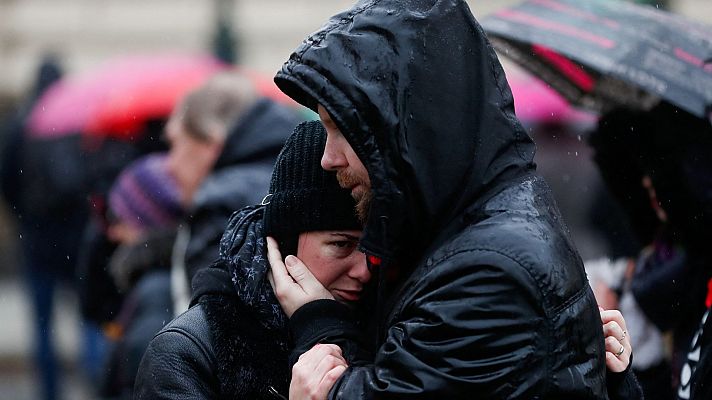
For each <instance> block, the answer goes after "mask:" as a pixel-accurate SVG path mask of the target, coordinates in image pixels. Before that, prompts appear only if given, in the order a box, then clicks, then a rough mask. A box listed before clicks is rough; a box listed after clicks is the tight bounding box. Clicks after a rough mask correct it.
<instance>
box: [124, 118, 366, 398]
mask: <svg viewBox="0 0 712 400" xmlns="http://www.w3.org/2000/svg"><path fill="white" fill-rule="evenodd" d="M325 143H326V133H325V131H324V129H323V127H322V126H321V124H320V123H319V122H307V123H303V124H301V125H299V126H298V127H297V128H296V129H295V131H294V133H293V134H292V136H291V137H290V138H289V140H288V141H287V143H286V144H285V146H284V148H283V149H282V152H281V153H280V155H279V157H278V159H277V163H276V165H275V168H274V171H273V174H272V180H271V184H270V193H269V194H268V195H267V196H266V197H265V199H264V201H263V202H262V204H260V205H255V206H251V207H246V208H244V209H242V210H240V211H238V212H236V213H235V214H234V215H233V216H232V218H231V219H230V222H229V224H228V227H227V230H226V231H225V234H224V235H223V237H222V240H221V243H220V255H219V259H218V260H217V261H216V262H215V263H214V264H213V265H212V266H211V267H210V268H205V269H203V270H202V271H201V272H199V273H198V274H197V275H196V277H195V278H194V279H193V291H194V295H193V300H192V302H191V308H190V309H189V310H188V311H187V312H185V313H183V314H182V315H180V316H178V317H177V318H176V319H175V320H174V321H172V322H171V323H170V324H168V325H167V326H166V327H165V328H164V329H163V330H162V331H161V332H160V333H159V334H158V335H156V336H155V338H154V339H153V340H152V342H151V344H150V345H149V348H148V350H147V351H146V353H145V355H144V358H143V360H142V362H141V367H140V371H139V374H138V379H137V382H136V386H135V397H134V398H136V399H153V398H188V397H189V398H192V399H195V398H201V399H217V398H231V399H279V398H286V395H287V392H288V386H289V366H290V363H289V359H288V358H289V350H290V348H289V342H290V341H289V337H288V329H287V324H288V323H291V321H289V322H288V319H287V316H286V315H285V314H284V312H283V311H282V308H281V307H280V305H279V303H278V301H277V299H276V298H275V295H274V292H273V291H272V288H271V286H270V284H269V282H268V269H269V264H268V262H267V251H266V241H265V239H266V237H267V235H270V236H273V237H275V238H276V239H277V240H278V241H279V242H280V244H281V246H282V249H283V250H285V249H286V250H287V251H290V252H292V254H296V255H297V256H298V257H299V258H300V259H302V260H304V261H305V262H306V263H307V264H308V265H309V266H310V269H311V273H312V274H313V275H314V276H315V277H316V278H317V280H319V282H320V283H321V284H322V285H323V286H324V287H325V288H326V289H327V290H328V292H329V295H330V296H331V297H333V298H335V299H337V300H340V301H341V302H344V303H353V302H355V301H357V300H359V299H360V298H361V297H362V295H363V293H364V289H365V286H366V283H367V282H368V281H369V280H370V278H371V273H370V271H369V270H368V269H367V267H366V261H365V255H364V254H363V253H361V252H359V251H358V250H357V244H358V240H359V238H360V235H361V225H360V223H359V222H358V220H357V218H356V215H355V211H354V201H353V199H352V198H351V196H350V194H349V192H348V191H346V190H344V189H341V188H340V187H339V185H338V182H337V180H336V176H335V174H334V173H332V172H326V171H324V170H323V169H322V168H321V166H320V159H321V154H322V152H323V149H324V146H325ZM359 308H361V309H363V308H362V307H359ZM354 334H355V332H354Z"/></svg>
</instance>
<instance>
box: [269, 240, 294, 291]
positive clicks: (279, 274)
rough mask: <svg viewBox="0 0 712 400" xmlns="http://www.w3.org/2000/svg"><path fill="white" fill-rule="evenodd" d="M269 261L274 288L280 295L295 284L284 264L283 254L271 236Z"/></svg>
mask: <svg viewBox="0 0 712 400" xmlns="http://www.w3.org/2000/svg"><path fill="white" fill-rule="evenodd" d="M267 260H268V261H269V265H270V271H271V275H272V280H273V282H272V283H273V285H272V287H273V288H274V290H275V293H277V294H278V295H279V293H280V292H284V291H286V290H289V288H290V286H292V283H293V280H292V277H290V276H289V272H287V267H285V265H284V263H283V262H282V254H281V253H280V252H279V246H278V245H277V241H276V240H274V239H273V238H271V237H269V236H268V237H267Z"/></svg>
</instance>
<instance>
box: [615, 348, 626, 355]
mask: <svg viewBox="0 0 712 400" xmlns="http://www.w3.org/2000/svg"><path fill="white" fill-rule="evenodd" d="M624 352H625V347H623V346H621V349H620V350H618V353H616V357H620V356H621V355H623V353H624Z"/></svg>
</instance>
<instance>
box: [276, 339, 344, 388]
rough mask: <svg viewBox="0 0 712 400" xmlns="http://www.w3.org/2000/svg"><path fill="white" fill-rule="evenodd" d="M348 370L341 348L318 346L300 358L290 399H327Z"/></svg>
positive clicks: (290, 385) (295, 366)
mask: <svg viewBox="0 0 712 400" xmlns="http://www.w3.org/2000/svg"><path fill="white" fill-rule="evenodd" d="M346 368H348V365H347V364H346V360H345V359H344V357H343V356H342V354H341V348H340V347H339V346H337V345H335V344H317V345H316V346H314V347H312V348H311V350H309V351H307V352H306V353H304V354H302V355H301V356H299V361H297V363H296V364H294V367H293V368H292V382H291V383H290V384H289V399H290V400H303V399H308V400H322V399H326V396H327V395H328V394H329V390H331V387H332V386H334V383H335V382H336V380H337V379H339V377H340V376H341V375H342V374H343V373H344V371H346Z"/></svg>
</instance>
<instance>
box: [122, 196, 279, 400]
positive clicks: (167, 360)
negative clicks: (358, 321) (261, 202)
mask: <svg viewBox="0 0 712 400" xmlns="http://www.w3.org/2000/svg"><path fill="white" fill-rule="evenodd" d="M262 210H263V207H246V208H245V209H243V210H240V211H239V212H236V213H235V214H234V215H233V217H232V218H231V219H230V222H229V223H228V227H227V229H226V230H225V234H224V235H223V237H222V239H221V241H220V259H219V260H218V261H217V262H216V263H214V264H213V265H212V266H211V267H210V268H205V269H203V270H201V271H199V272H198V273H197V274H196V276H195V278H194V279H193V302H192V304H193V305H192V307H191V308H190V309H189V310H188V311H186V312H185V313H183V314H181V315H180V316H178V317H176V319H175V320H173V321H172V322H171V323H170V324H168V325H167V326H166V327H165V328H164V329H163V330H162V331H161V332H159V333H158V334H157V335H156V336H155V337H154V338H153V340H152V341H151V343H150V345H149V346H148V350H147V351H146V354H145V355H144V357H143V360H142V361H141V367H140V369H139V374H138V379H137V381H136V386H135V397H134V398H136V399H279V398H282V395H281V394H280V393H282V394H284V395H286V394H287V389H288V377H289V365H288V362H287V357H288V354H289V351H288V349H289V347H288V344H287V342H288V334H287V333H288V331H287V329H286V319H287V318H286V316H285V315H284V313H283V312H282V310H281V308H280V307H279V303H278V302H277V299H276V298H275V297H274V295H273V293H272V289H271V288H270V286H269V283H268V282H267V270H268V267H267V258H266V249H265V240H264V235H263V234H262V230H261V229H262V228H261V221H262Z"/></svg>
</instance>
